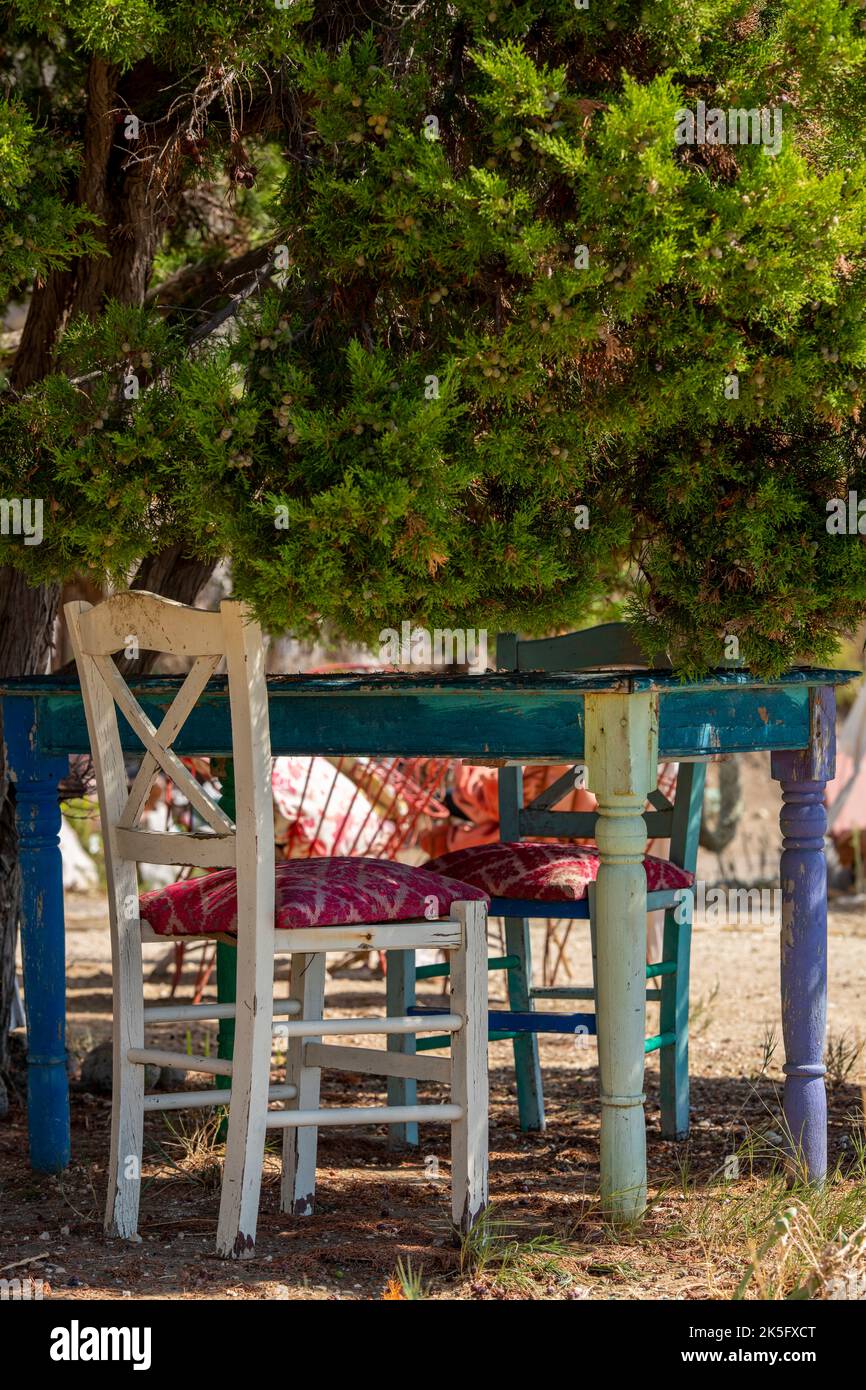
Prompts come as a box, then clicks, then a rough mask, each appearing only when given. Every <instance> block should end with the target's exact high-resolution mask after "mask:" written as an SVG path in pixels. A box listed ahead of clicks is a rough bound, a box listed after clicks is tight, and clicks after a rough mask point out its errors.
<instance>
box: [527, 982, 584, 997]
mask: <svg viewBox="0 0 866 1390" xmlns="http://www.w3.org/2000/svg"><path fill="white" fill-rule="evenodd" d="M529 997H530V999H594V998H595V990H594V989H592V988H591V987H590V986H589V985H549V986H544V987H542V986H541V985H539V986H537V987H536V988H535V989H531V990H530V991H529Z"/></svg>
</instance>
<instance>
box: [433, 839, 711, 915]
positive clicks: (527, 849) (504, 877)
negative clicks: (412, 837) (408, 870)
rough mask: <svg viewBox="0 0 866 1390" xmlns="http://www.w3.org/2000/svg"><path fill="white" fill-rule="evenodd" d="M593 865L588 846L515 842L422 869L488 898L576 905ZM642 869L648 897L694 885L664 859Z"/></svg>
mask: <svg viewBox="0 0 866 1390" xmlns="http://www.w3.org/2000/svg"><path fill="white" fill-rule="evenodd" d="M599 863H600V857H599V852H598V850H597V849H596V848H595V846H594V845H589V846H580V845H557V844H538V843H535V842H533V841H531V840H521V841H517V842H515V843H512V844H507V843H502V842H500V841H497V842H496V843H494V844H491V845H472V846H470V847H469V848H467V849H456V850H452V852H451V853H450V854H440V856H439V858H438V859H431V861H430V863H429V864H428V865H427V866H426V867H427V868H428V869H430V870H431V871H432V872H433V873H437V874H446V875H447V876H448V877H453V878H456V879H460V880H461V881H462V882H463V883H473V884H474V885H475V886H476V887H477V888H483V889H484V891H485V892H486V893H489V894H490V895H491V897H494V898H523V899H524V900H534V901H535V902H542V903H555V902H563V901H566V902H578V901H579V900H580V899H581V898H585V897H586V889H587V885H588V884H590V883H594V882H595V880H596V879H597V878H598V866H599ZM643 866H644V869H645V870H646V879H647V892H648V893H658V892H660V891H661V890H662V889H667V888H690V887H691V885H692V883H693V882H694V874H690V873H687V872H686V870H685V869H680V868H677V866H676V864H671V863H670V862H669V861H668V860H667V859H655V858H653V856H652V855H647V857H646V858H645V859H644V861H643Z"/></svg>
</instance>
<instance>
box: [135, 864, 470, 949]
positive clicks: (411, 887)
mask: <svg viewBox="0 0 866 1390" xmlns="http://www.w3.org/2000/svg"><path fill="white" fill-rule="evenodd" d="M479 898H480V899H485V900H486V898H487V894H486V893H485V892H484V890H483V889H481V888H472V887H470V886H469V884H468V883H460V882H459V881H457V880H456V879H455V878H454V875H453V874H451V875H449V877H448V878H443V877H442V876H440V875H439V874H433V873H431V872H430V870H429V869H428V868H426V867H425V868H423V869H416V868H413V867H412V866H411V865H409V864H394V863H391V862H390V861H389V860H386V859H360V858H358V859H354V858H352V859H350V858H349V857H348V856H335V857H334V858H330V859H291V860H288V861H286V862H285V863H283V864H278V865H277V884H276V912H275V925H276V926H277V927H278V928H281V929H284V930H285V929H288V930H292V929H293V928H298V927H336V926H349V925H351V924H353V923H365V924H368V923H372V922H402V921H412V920H413V919H415V918H420V917H429V918H433V917H445V916H447V914H448V909H449V908H450V906H451V904H452V903H453V902H463V901H466V900H468V899H479ZM140 909H141V920H142V922H147V923H148V924H149V925H150V927H151V928H152V929H153V931H155V932H156V934H157V935H158V936H216V935H225V936H236V935H237V929H238V904H237V892H236V889H235V871H234V869H220V870H219V871H218V872H217V873H213V874H205V876H204V877H203V878H187V879H183V880H182V881H181V882H180V883H170V884H169V885H168V887H167V888H157V889H155V890H154V892H152V893H145V894H144V896H143V897H142V898H141V901H140Z"/></svg>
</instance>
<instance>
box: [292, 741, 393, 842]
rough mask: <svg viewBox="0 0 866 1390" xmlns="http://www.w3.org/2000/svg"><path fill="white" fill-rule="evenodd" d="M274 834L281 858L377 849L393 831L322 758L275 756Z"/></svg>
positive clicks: (391, 825) (387, 821)
mask: <svg viewBox="0 0 866 1390" xmlns="http://www.w3.org/2000/svg"><path fill="white" fill-rule="evenodd" d="M272 785H273V789H274V822H275V836H276V842H277V844H278V845H284V846H285V853H286V857H287V858H297V859H305V858H309V857H311V856H319V855H326V854H335V853H336V852H338V851H339V850H342V851H343V853H344V854H347V853H349V852H350V851H351V852H352V853H353V854H355V853H357V854H373V853H375V852H376V851H379V852H381V849H382V848H383V846H384V845H386V844H387V843H388V841H389V840H390V839H391V837H392V836H393V834H394V825H393V824H392V822H391V821H389V820H385V819H383V817H382V815H381V813H380V812H379V810H377V808H376V807H374V806H373V805H372V804H371V802H370V801H368V799H367V797H366V796H364V795H363V794H362V793H361V792H360V791H359V789H358V787H357V786H356V785H355V783H354V782H353V781H352V779H351V777H347V776H346V774H345V773H344V772H342V771H341V770H340V769H339V767H335V766H334V764H333V763H330V762H329V761H328V759H327V758H275V759H274V768H273V775H272Z"/></svg>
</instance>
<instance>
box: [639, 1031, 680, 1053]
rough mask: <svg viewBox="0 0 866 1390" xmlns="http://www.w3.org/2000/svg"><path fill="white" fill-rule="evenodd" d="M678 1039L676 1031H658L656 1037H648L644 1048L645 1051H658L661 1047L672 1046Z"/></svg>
mask: <svg viewBox="0 0 866 1390" xmlns="http://www.w3.org/2000/svg"><path fill="white" fill-rule="evenodd" d="M676 1040H677V1035H676V1033H656V1035H655V1037H653V1038H647V1040H646V1042H645V1043H644V1045H643V1050H644V1052H658V1050H659V1048H660V1047H670V1046H671V1044H672V1043H675V1042H676Z"/></svg>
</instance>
